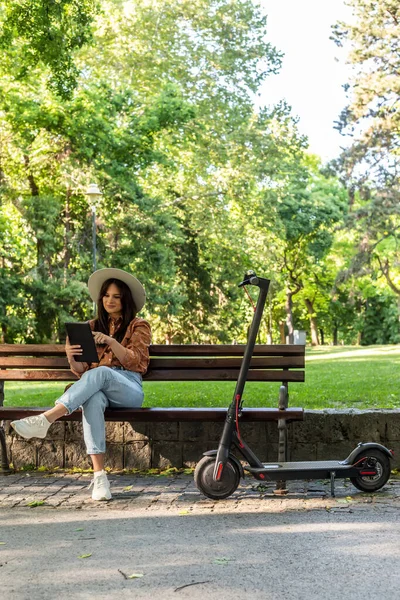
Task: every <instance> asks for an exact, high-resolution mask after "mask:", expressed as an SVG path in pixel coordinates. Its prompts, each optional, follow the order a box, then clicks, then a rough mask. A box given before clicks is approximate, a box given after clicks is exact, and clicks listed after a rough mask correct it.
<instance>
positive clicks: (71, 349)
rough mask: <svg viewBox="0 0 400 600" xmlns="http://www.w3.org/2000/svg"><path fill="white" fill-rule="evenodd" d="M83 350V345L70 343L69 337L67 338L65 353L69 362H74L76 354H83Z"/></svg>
mask: <svg viewBox="0 0 400 600" xmlns="http://www.w3.org/2000/svg"><path fill="white" fill-rule="evenodd" d="M82 352H83V350H82V346H78V345H74V346H72V345H71V344H70V343H69V339H68V338H67V340H66V342H65V353H66V355H67V359H68V362H69V363H70V364H71V363H74V362H75V358H74V357H75V356H80V355H81V354H82Z"/></svg>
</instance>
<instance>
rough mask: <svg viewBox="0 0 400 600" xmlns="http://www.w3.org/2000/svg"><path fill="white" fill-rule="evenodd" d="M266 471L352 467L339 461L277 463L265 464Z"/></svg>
mask: <svg viewBox="0 0 400 600" xmlns="http://www.w3.org/2000/svg"><path fill="white" fill-rule="evenodd" d="M263 464H264V468H265V469H268V470H269V469H271V470H277V469H279V470H280V469H289V470H290V471H302V470H303V469H316V470H319V469H329V470H332V469H346V468H348V467H349V466H350V465H348V464H343V461H339V460H306V461H299V462H297V461H296V462H276V463H263Z"/></svg>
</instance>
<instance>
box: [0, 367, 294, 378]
mask: <svg viewBox="0 0 400 600" xmlns="http://www.w3.org/2000/svg"><path fill="white" fill-rule="evenodd" d="M238 375H239V369H212V370H209V371H206V370H201V369H200V370H197V369H186V370H185V369H181V370H177V371H174V370H164V369H151V370H149V371H148V372H147V373H146V375H145V376H144V380H145V381H235V380H236V379H237V378H238ZM76 379H77V377H76V376H75V375H74V374H73V373H72V372H71V371H68V370H64V371H57V370H54V371H41V370H40V369H38V370H36V371H26V370H22V369H11V370H9V371H6V370H0V381H75V380H76ZM247 379H248V381H304V371H271V370H267V369H259V370H257V369H254V370H251V369H250V371H249V373H248V378H247Z"/></svg>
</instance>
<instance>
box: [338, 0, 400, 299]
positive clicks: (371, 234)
mask: <svg viewBox="0 0 400 600" xmlns="http://www.w3.org/2000/svg"><path fill="white" fill-rule="evenodd" d="M349 4H350V6H351V7H352V9H353V16H354V21H353V23H352V24H345V23H338V24H337V25H336V26H335V28H334V40H335V41H336V43H337V44H338V45H339V46H344V47H346V48H347V47H349V48H350V53H349V59H348V60H349V63H350V64H352V65H353V73H354V75H353V78H352V80H351V81H350V84H349V85H348V92H349V104H348V106H347V107H346V108H345V109H344V110H343V112H342V114H341V117H340V120H339V123H338V128H339V130H340V131H341V132H342V133H343V134H344V135H347V136H349V137H350V138H351V145H350V146H349V148H348V149H347V150H346V151H345V152H343V154H342V156H341V157H340V159H339V160H338V161H336V163H335V164H334V166H335V168H336V170H337V172H338V173H340V174H341V177H342V180H343V182H344V183H345V185H346V186H347V187H348V189H349V199H350V206H349V208H350V211H349V215H348V219H347V223H346V226H347V227H351V228H352V229H353V230H354V231H355V232H356V238H355V244H356V251H355V252H354V253H353V261H352V264H350V265H349V268H348V271H347V275H351V274H356V273H358V274H359V275H362V274H364V273H365V274H366V273H372V272H377V273H378V274H379V275H380V276H381V277H383V278H385V279H386V281H387V284H388V286H389V287H390V288H391V289H392V291H394V292H395V293H396V294H399V291H400V287H399V282H400V279H399V278H400V272H399V270H398V264H399V258H400V256H399V254H398V252H397V247H398V244H399V241H400V239H399V227H400V221H399V208H398V206H399V199H400V187H399V183H400V181H399V161H398V156H399V144H400V138H399V131H400V129H399V125H400V120H399V119H400V117H399V114H400V112H399V106H400V83H399V77H398V74H399V69H400V52H399V50H400V46H399V34H400V7H399V3H398V2H397V1H396V0H379V1H377V0H374V1H372V0H351V1H350V3H349Z"/></svg>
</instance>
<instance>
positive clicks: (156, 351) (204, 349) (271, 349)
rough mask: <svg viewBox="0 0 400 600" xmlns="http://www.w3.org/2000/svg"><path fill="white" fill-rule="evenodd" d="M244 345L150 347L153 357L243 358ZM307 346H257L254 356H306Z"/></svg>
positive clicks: (156, 345)
mask: <svg viewBox="0 0 400 600" xmlns="http://www.w3.org/2000/svg"><path fill="white" fill-rule="evenodd" d="M245 348H246V346H245V345H244V344H230V345H229V344H198V345H197V344H170V345H158V344H154V345H153V346H150V355H151V356H168V355H174V354H175V355H177V356H185V355H186V356H207V355H208V356H218V355H219V356H243V354H244V350H245ZM304 352H305V346H304V345H299V344H272V345H266V344H256V345H255V346H254V352H253V356H262V355H263V354H266V355H270V356H271V355H272V356H282V355H284V356H287V355H292V356H295V355H300V356H301V355H304Z"/></svg>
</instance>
